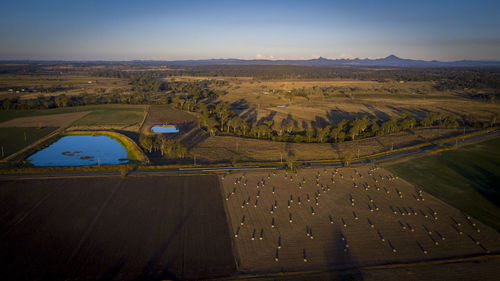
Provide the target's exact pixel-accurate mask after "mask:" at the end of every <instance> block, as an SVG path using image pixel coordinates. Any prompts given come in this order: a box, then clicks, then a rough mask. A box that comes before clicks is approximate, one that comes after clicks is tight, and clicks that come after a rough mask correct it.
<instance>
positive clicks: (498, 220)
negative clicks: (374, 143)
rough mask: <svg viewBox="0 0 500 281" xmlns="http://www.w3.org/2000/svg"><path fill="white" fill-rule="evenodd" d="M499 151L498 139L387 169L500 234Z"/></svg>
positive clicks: (402, 163)
mask: <svg viewBox="0 0 500 281" xmlns="http://www.w3.org/2000/svg"><path fill="white" fill-rule="evenodd" d="M499 151H500V139H499V138H496V139H492V140H488V141H485V142H481V143H477V144H473V145H469V146H464V147H460V148H459V149H457V150H453V151H443V152H440V153H439V154H435V155H427V156H423V157H419V158H415V159H411V160H409V161H406V162H398V163H395V164H389V165H388V167H387V168H388V169H389V170H391V171H392V172H394V173H395V174H397V175H399V176H400V177H402V178H404V179H406V180H408V181H409V182H411V183H413V184H415V185H417V186H419V187H421V188H422V189H423V190H425V191H426V192H429V193H430V194H432V195H434V196H436V197H438V198H441V199H442V200H443V201H445V202H447V203H448V204H450V205H452V206H455V207H456V208H458V209H460V210H463V211H464V212H466V213H468V214H470V215H472V216H474V217H476V218H477V219H479V220H481V221H483V222H484V223H486V224H488V225H490V226H491V227H493V228H495V229H497V230H500V201H499V198H500V197H499V193H500V185H499V183H500V169H499V162H498V159H499V158H500V154H499ZM422 175H425V176H422Z"/></svg>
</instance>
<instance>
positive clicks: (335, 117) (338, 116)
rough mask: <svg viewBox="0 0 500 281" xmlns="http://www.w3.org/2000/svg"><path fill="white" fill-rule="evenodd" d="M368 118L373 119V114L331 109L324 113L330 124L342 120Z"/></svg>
mask: <svg viewBox="0 0 500 281" xmlns="http://www.w3.org/2000/svg"><path fill="white" fill-rule="evenodd" d="M365 115H366V116H368V117H369V118H374V117H375V116H374V115H373V114H370V113H368V112H366V111H364V110H363V111H360V112H346V111H342V110H339V109H332V110H330V111H327V112H326V118H327V119H328V121H329V123H330V124H338V123H339V122H340V121H342V120H349V121H350V120H354V119H356V118H363V116H365Z"/></svg>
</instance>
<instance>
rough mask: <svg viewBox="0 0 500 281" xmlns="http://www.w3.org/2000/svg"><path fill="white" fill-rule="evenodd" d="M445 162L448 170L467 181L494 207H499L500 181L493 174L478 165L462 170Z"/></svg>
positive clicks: (456, 165) (449, 162) (458, 166)
mask: <svg viewBox="0 0 500 281" xmlns="http://www.w3.org/2000/svg"><path fill="white" fill-rule="evenodd" d="M446 162H448V163H447V165H448V167H449V168H450V169H452V170H454V171H455V172H456V173H457V174H458V175H461V176H462V177H463V178H465V179H466V180H467V181H469V183H470V186H471V187H473V188H474V189H475V190H476V191H477V192H479V193H480V194H481V195H483V196H484V197H485V198H486V199H487V200H488V201H490V202H491V203H493V204H494V205H495V206H497V207H500V179H499V178H498V177H497V176H495V174H493V173H491V172H490V171H487V170H485V169H484V168H482V167H480V166H479V165H471V167H470V168H471V169H464V168H463V167H461V166H460V165H458V164H455V163H451V161H446Z"/></svg>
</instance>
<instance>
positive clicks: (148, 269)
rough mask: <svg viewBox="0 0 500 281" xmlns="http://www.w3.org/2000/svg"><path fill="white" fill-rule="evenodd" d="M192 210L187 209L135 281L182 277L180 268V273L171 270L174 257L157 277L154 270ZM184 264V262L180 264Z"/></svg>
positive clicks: (182, 273) (178, 278)
mask: <svg viewBox="0 0 500 281" xmlns="http://www.w3.org/2000/svg"><path fill="white" fill-rule="evenodd" d="M192 211H193V210H192V208H189V209H188V210H187V211H186V213H185V214H184V217H183V218H182V220H181V221H180V222H179V223H178V224H177V226H176V227H175V228H174V229H173V230H172V232H171V233H170V235H169V236H168V238H167V239H166V240H165V242H163V243H162V244H161V246H160V247H158V249H157V250H156V251H155V253H154V254H153V255H152V256H151V258H150V259H149V260H148V262H147V263H146V266H144V268H143V269H142V272H141V275H139V277H138V278H137V279H136V280H153V279H154V280H181V279H182V277H183V276H184V268H180V272H175V273H174V272H173V271H174V269H173V268H172V266H173V263H174V262H175V260H176V259H178V257H174V258H173V259H171V260H169V261H168V263H167V267H166V268H164V269H163V270H162V271H161V273H160V274H159V275H158V274H157V271H156V270H155V268H156V267H157V265H158V264H159V263H160V261H161V259H162V256H163V255H164V254H165V253H166V251H167V249H168V247H169V246H170V244H171V243H172V241H173V240H174V238H175V237H176V236H177V235H178V234H179V233H180V232H181V230H182V229H183V227H184V225H185V223H186V221H188V219H189V217H190V216H191V212H192ZM182 264H184V262H183V263H182Z"/></svg>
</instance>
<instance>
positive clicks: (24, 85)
mask: <svg viewBox="0 0 500 281" xmlns="http://www.w3.org/2000/svg"><path fill="white" fill-rule="evenodd" d="M129 88H130V86H129V85H128V82H127V80H126V79H119V78H108V77H94V76H91V75H85V74H80V75H78V74H39V75H37V74H32V75H0V97H2V96H9V95H12V94H15V95H16V96H20V97H21V98H26V99H27V98H36V97H37V96H39V95H50V96H52V95H60V94H66V95H79V94H82V93H95V92H102V91H105V92H111V91H112V90H113V89H126V90H128V89H129ZM9 90H12V91H9Z"/></svg>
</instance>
